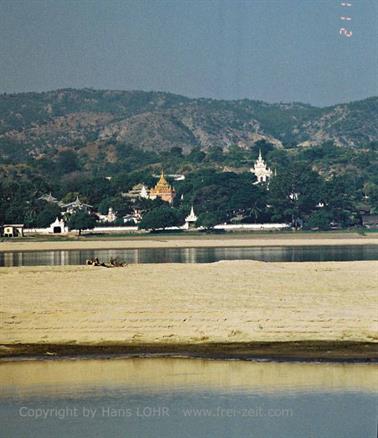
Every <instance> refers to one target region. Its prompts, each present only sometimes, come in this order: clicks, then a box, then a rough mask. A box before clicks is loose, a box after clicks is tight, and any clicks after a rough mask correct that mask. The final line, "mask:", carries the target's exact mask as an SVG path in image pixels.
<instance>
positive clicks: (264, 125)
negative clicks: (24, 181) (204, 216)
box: [0, 89, 378, 162]
mask: <svg viewBox="0 0 378 438" xmlns="http://www.w3.org/2000/svg"><path fill="white" fill-rule="evenodd" d="M258 140H266V141H267V142H269V143H270V144H273V145H274V146H275V147H277V148H285V149H288V148H295V147H297V146H298V147H306V146H316V145H320V144H322V143H324V142H327V141H332V142H333V143H334V145H335V146H341V147H345V148H353V149H366V148H369V147H370V146H369V145H370V144H371V143H374V142H376V141H378V97H371V98H368V99H365V100H362V101H357V102H351V103H348V104H340V105H335V106H332V107H326V108H316V107H313V106H310V105H305V104H301V103H277V104H268V103H264V102H261V101H253V100H248V99H243V100H233V101H225V100H214V99H204V98H200V99H190V98H187V97H183V96H178V95H174V94H170V93H163V92H142V91H104V90H93V89H83V90H74V89H64V90H56V91H50V92H44V93H19V94H3V95H1V96H0V156H1V158H2V160H4V159H6V160H11V161H13V162H14V161H18V162H22V161H24V160H27V159H30V157H33V158H43V157H45V156H49V157H50V158H51V157H53V156H54V154H56V153H57V152H59V151H61V150H62V149H64V148H72V149H74V150H76V151H79V150H81V151H82V153H83V154H88V156H89V157H91V158H96V155H97V154H99V151H100V150H102V152H105V159H107V160H110V161H116V160H117V153H118V154H119V153H120V151H121V154H122V150H123V149H127V148H133V149H142V150H145V151H146V150H147V151H155V152H157V153H159V152H161V151H168V150H170V149H171V148H173V147H175V148H177V147H178V148H181V149H182V150H183V152H184V153H188V152H189V151H191V150H192V149H194V148H195V149H201V150H204V151H208V150H209V149H211V148H214V147H220V148H222V149H223V150H224V151H225V150H228V149H229V148H230V146H239V147H241V148H243V149H248V148H250V147H251V146H253V144H254V143H255V142H256V141H258ZM117 151H118V152H117ZM101 157H102V159H103V155H102V156H101Z"/></svg>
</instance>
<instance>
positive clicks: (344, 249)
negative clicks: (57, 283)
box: [0, 245, 378, 267]
mask: <svg viewBox="0 0 378 438" xmlns="http://www.w3.org/2000/svg"><path fill="white" fill-rule="evenodd" d="M93 257H98V258H99V259H100V260H103V261H109V260H110V259H111V258H118V259H120V260H123V261H126V262H127V263H211V262H216V261H219V260H260V261H266V262H304V261H352V260H378V245H345V246H343V245H335V246H292V247H290V246H287V247H284V246H275V247H233V248H223V247H222V248H214V247H212V248H142V249H111V250H103V249H102V250H70V251H25V252H21V251H20V252H2V253H1V252H0V266H6V267H11V266H37V265H38V266H40V265H82V264H84V263H85V260H86V259H89V258H93Z"/></svg>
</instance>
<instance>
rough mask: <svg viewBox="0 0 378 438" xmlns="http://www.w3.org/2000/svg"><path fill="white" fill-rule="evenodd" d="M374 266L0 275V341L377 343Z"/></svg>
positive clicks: (245, 264)
mask: <svg viewBox="0 0 378 438" xmlns="http://www.w3.org/2000/svg"><path fill="white" fill-rule="evenodd" d="M377 280H378V262H377V261H359V262H324V263H318V262H309V263H264V262H256V261H224V262H218V263H212V264H143V265H130V266H128V267H127V268H115V269H106V268H94V267H89V266H63V267H47V268H46V267H22V268H1V269H0V300H1V303H2V305H1V320H0V343H2V344H19V343H21V344H26V343H31V344H39V343H45V344H54V343H55V344H70V343H71V344H106V343H109V342H110V343H111V342H114V343H131V344H136V345H138V344H142V343H150V344H157V345H158V344H167V343H173V344H177V343H184V344H185V343H187V344H195V343H209V342H223V343H225V342H261V341H263V342H265V341H276V342H277V341H282V342H287V341H311V340H320V341H321V340H324V341H325V340H331V341H359V342H378V312H377V309H378V299H377V297H378V294H377V291H378V290H377V289H378V288H377V284H378V281H377Z"/></svg>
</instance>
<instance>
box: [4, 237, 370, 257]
mask: <svg viewBox="0 0 378 438" xmlns="http://www.w3.org/2000/svg"><path fill="white" fill-rule="evenodd" d="M328 245H338V246H350V245H378V233H376V234H375V233H374V234H373V235H368V236H361V235H359V234H357V233H355V234H347V233H340V234H337V233H334V234H327V233H319V234H314V233H312V234H270V235H268V234H267V235H254V236H253V235H251V234H248V235H242V234H238V235H236V236H235V235H222V236H219V235H214V236H190V237H185V236H169V235H165V236H164V235H155V236H147V237H140V236H138V237H136V236H132V237H122V238H118V239H117V238H114V237H111V236H107V237H106V238H98V239H96V238H91V237H89V238H80V240H62V241H59V240H41V241H30V240H16V239H15V240H12V241H10V240H8V241H3V242H1V241H0V252H3V253H7V252H27V251H73V250H101V249H143V248H146V249H147V248H215V247H217V248H233V247H260V246H263V247H276V246H285V247H289V246H328Z"/></svg>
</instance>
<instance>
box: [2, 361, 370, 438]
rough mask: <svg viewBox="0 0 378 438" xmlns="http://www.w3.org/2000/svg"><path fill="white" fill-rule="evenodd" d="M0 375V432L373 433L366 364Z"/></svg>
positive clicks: (130, 435) (151, 365)
mask: <svg viewBox="0 0 378 438" xmlns="http://www.w3.org/2000/svg"><path fill="white" fill-rule="evenodd" d="M0 371H1V375H0V383H1V386H2V393H1V396H0V421H1V429H0V436H1V437H17V438H23V437H25V438H30V437H41V438H47V437H49V438H50V437H63V438H64V437H73V438H76V437H81V438H89V437H90V438H92V437H112V438H113V437H114V438H118V437H120V438H121V437H122V438H160V437H164V438H178V437H180V438H181V437H196V438H197V437H198V438H202V437H203V438H211V437H216V438H219V437H224V438H232V437H235V438H236V437H237V438H246V437H253V438H271V437H280V438H281V437H287V438H348V437H350V438H369V437H371V438H376V427H377V423H376V407H377V401H378V399H377V389H378V382H377V366H376V365H374V364H369V365H365V364H324V363H322V364H310V363H305V364H300V363H271V362H245V361H209V360H193V359H172V358H171V359H161V358H160V359H159V358H139V359H111V360H71V361H69V360H63V361H54V360H53V361H26V362H8V363H1V364H0Z"/></svg>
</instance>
